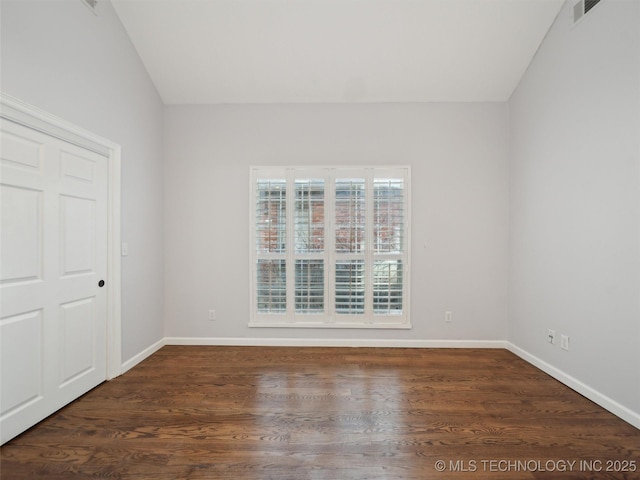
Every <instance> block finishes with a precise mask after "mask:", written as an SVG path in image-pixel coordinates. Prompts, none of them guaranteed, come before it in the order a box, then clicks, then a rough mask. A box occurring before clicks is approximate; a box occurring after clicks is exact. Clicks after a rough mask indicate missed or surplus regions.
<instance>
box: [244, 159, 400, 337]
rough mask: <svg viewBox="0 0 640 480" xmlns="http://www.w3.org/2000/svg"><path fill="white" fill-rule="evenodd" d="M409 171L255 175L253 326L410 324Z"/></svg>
mask: <svg viewBox="0 0 640 480" xmlns="http://www.w3.org/2000/svg"><path fill="white" fill-rule="evenodd" d="M409 198H410V196H409V169H408V168H407V167H403V168H397V167H393V168H379V167H375V168H374V167H371V168H339V167H335V168H328V167H327V168H323V167H320V168H306V167H302V168H296V167H280V168H278V167H255V168H252V169H251V205H252V214H251V235H252V240H251V245H252V247H251V252H250V258H251V302H252V306H251V320H250V326H257V327H262V326H274V327H282V326H286V327H295V326H301V327H329V328H331V327H334V328H340V327H348V328H354V327H363V328H410V322H409V308H408V307H409V301H408V294H409V286H408V281H409V278H410V276H409V273H408V270H409V268H408V267H409V245H408V238H409V233H408V228H409V222H408V219H409Z"/></svg>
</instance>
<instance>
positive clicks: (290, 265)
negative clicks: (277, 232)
mask: <svg viewBox="0 0 640 480" xmlns="http://www.w3.org/2000/svg"><path fill="white" fill-rule="evenodd" d="M286 181H287V198H286V209H287V212H286V244H285V255H286V278H287V294H286V298H287V321H288V322H295V311H296V305H295V304H296V301H295V300H296V268H295V264H296V263H295V262H296V259H295V253H296V239H295V210H296V203H295V202H296V192H295V186H296V182H295V170H294V169H293V168H287V173H286Z"/></svg>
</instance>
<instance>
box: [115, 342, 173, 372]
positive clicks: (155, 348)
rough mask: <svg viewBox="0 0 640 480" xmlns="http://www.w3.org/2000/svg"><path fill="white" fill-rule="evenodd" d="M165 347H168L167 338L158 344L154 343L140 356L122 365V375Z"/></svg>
mask: <svg viewBox="0 0 640 480" xmlns="http://www.w3.org/2000/svg"><path fill="white" fill-rule="evenodd" d="M165 345H166V338H163V339H161V340H158V341H157V342H156V343H154V344H153V345H151V346H150V347H148V348H145V349H144V350H143V351H141V352H140V353H139V354H137V355H135V356H134V357H132V358H130V359H129V360H127V361H126V362H124V363H123V364H122V373H125V372H126V371H128V370H131V369H132V368H133V367H135V366H136V365H137V364H139V363H140V362H142V361H143V360H144V359H146V358H147V357H150V356H151V355H153V354H154V353H156V352H157V351H158V350H160V349H161V348H162V347H164V346H165Z"/></svg>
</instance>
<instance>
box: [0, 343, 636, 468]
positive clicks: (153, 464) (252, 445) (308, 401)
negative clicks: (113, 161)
mask: <svg viewBox="0 0 640 480" xmlns="http://www.w3.org/2000/svg"><path fill="white" fill-rule="evenodd" d="M0 461H1V463H0V466H1V477H2V479H23V478H24V479H40V478H44V479H49V478H51V479H65V480H67V479H75V478H109V479H119V478H122V479H150V480H151V479H153V480H160V479H292V480H293V479H295V480H302V479H335V480H343V479H344V480H347V479H389V480H396V479H415V480H418V479H419V480H423V479H431V478H433V479H449V478H462V479H464V478H470V479H471V478H490V479H493V478H497V479H500V478H504V479H521V478H522V479H527V478H530V479H534V478H553V479H571V478H596V479H600V478H602V479H624V478H629V479H634V478H640V430H638V429H636V428H634V427H633V426H631V425H629V424H627V423H625V422H624V421H622V420H620V419H618V418H617V417H615V416H614V415H612V414H610V413H608V412H607V411H605V410H604V409H602V408H600V407H598V406H597V405H595V404H594V403H592V402H591V401H589V400H587V399H585V398H584V397H582V396H581V395H579V394H577V393H575V392H574V391H572V390H570V389H569V388H567V387H566V386H564V385H562V384H561V383H559V382H557V381H556V380H554V379H552V378H551V377H549V376H548V375H546V374H545V373H543V372H541V371H540V370H538V369H536V368H535V367H533V366H531V365H529V364H528V363H526V362H524V361H523V360H521V359H519V358H518V357H516V356H515V355H513V354H512V353H510V352H508V351H506V350H480V349H461V350H458V349H433V350H432V349H395V348H384V349H383V348H379V349H378V348H359V349H349V348H262V347H177V346H171V347H164V348H163V349H161V350H160V351H159V352H157V353H156V354H155V355H153V356H152V357H150V358H148V359H147V360H145V361H144V362H142V363H141V364H139V365H138V366H136V367H135V368H133V369H132V370H130V371H129V372H127V373H126V374H125V375H123V376H121V377H119V378H117V379H115V380H113V381H111V382H107V383H104V384H102V385H101V386H99V387H97V388H96V389H94V390H93V391H91V392H89V393H88V394H86V395H85V396H83V397H82V398H81V399H79V400H78V401H76V402H74V403H72V404H71V405H69V406H67V407H65V408H64V409H62V410H60V411H59V412H58V413H56V414H54V415H52V416H51V417H49V418H48V419H46V420H45V421H43V422H42V423H40V424H39V425H37V426H36V427H34V428H32V429H31V430H29V431H27V432H25V433H24V434H22V435H21V436H19V437H17V438H15V439H14V440H12V441H11V442H9V443H7V444H6V445H5V446H3V447H2V448H1V449H0ZM441 470H442V471H441ZM607 470H610V471H607ZM623 470H626V472H625V471H623ZM634 470H635V471H634Z"/></svg>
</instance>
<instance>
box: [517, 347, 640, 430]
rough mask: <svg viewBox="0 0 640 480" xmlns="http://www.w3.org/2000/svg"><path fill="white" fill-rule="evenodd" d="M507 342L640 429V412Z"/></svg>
mask: <svg viewBox="0 0 640 480" xmlns="http://www.w3.org/2000/svg"><path fill="white" fill-rule="evenodd" d="M506 343H507V347H506V348H507V349H508V350H509V351H510V352H512V353H514V354H515V355H517V356H519V357H520V358H522V359H523V360H525V361H527V362H529V363H530V364H532V365H534V366H536V367H538V368H539V369H540V370H542V371H543V372H545V373H547V374H549V375H551V376H552V377H553V378H555V379H556V380H558V381H559V382H561V383H564V384H565V385H566V386H567V387H569V388H571V389H573V390H575V391H576V392H578V393H579V394H581V395H583V396H584V397H586V398H588V399H589V400H591V401H592V402H594V403H597V404H598V405H600V406H601V407H602V408H604V409H605V410H608V411H609V412H611V413H613V414H614V415H616V416H617V417H619V418H621V419H622V420H624V421H625V422H627V423H630V424H631V425H633V426H634V427H636V428H638V429H640V413H638V412H634V411H633V410H631V409H629V408H627V407H625V406H624V405H621V404H620V403H618V402H616V401H615V400H613V399H611V398H609V397H607V396H606V395H604V394H603V393H601V392H599V391H597V390H595V389H593V388H591V387H590V386H589V385H587V384H585V383H583V382H581V381H580V380H578V379H577V378H574V377H572V376H571V375H569V374H567V373H565V372H563V371H562V370H560V369H558V368H556V367H554V366H553V365H551V364H549V363H547V362H545V361H544V360H542V359H540V358H538V357H536V356H535V355H532V354H530V353H529V352H527V351H526V350H523V349H522V348H520V347H518V346H516V345H514V344H512V343H509V342H506Z"/></svg>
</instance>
